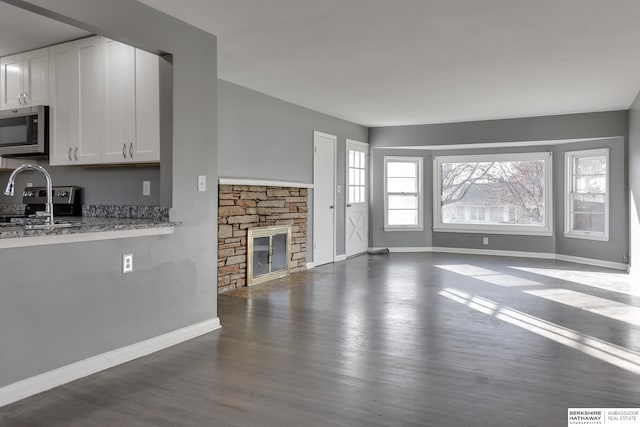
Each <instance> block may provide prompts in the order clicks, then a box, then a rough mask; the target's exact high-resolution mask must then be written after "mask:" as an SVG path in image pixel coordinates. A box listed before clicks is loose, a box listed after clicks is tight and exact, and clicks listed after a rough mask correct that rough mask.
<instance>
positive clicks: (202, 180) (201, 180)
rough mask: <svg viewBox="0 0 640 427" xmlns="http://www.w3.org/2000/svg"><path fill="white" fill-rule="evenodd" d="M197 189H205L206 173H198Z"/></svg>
mask: <svg viewBox="0 0 640 427" xmlns="http://www.w3.org/2000/svg"><path fill="white" fill-rule="evenodd" d="M198 191H207V176H206V175H198Z"/></svg>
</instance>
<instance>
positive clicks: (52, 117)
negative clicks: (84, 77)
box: [49, 42, 78, 166]
mask: <svg viewBox="0 0 640 427" xmlns="http://www.w3.org/2000/svg"><path fill="white" fill-rule="evenodd" d="M49 53H50V58H49V59H50V60H49V76H50V78H51V82H50V83H51V84H50V87H49V89H50V101H51V105H50V107H49V164H51V165H52V166H56V165H69V164H73V163H75V161H74V159H73V150H74V148H75V147H76V146H77V141H78V113H77V109H78V106H77V97H78V95H77V93H78V90H77V81H78V74H77V68H76V66H75V65H76V63H77V60H76V56H77V55H76V54H77V52H76V50H75V48H74V46H73V42H69V43H64V44H60V45H56V46H52V47H51V48H50V51H49Z"/></svg>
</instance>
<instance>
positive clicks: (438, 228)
mask: <svg viewBox="0 0 640 427" xmlns="http://www.w3.org/2000/svg"><path fill="white" fill-rule="evenodd" d="M493 160H499V161H526V160H543V161H544V162H545V163H544V165H545V168H544V169H545V192H544V196H545V206H544V207H545V209H544V210H545V212H544V218H545V224H544V226H535V225H524V224H519V225H509V224H504V225H503V224H500V225H498V224H445V223H443V222H442V205H441V195H442V194H441V187H442V182H441V180H440V178H441V176H440V174H441V167H442V163H456V162H487V161H493ZM553 212H554V211H553V153H552V152H550V151H543V152H534V153H501V154H468V155H459V156H434V157H433V231H434V232H437V233H441V232H442V233H480V234H482V233H484V234H511V235H523V236H553V233H554V228H553V220H554V218H553V215H554V213H553Z"/></svg>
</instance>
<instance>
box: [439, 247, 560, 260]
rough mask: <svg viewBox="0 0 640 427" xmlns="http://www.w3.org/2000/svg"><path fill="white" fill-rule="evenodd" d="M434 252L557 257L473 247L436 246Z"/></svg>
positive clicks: (518, 256) (542, 253)
mask: <svg viewBox="0 0 640 427" xmlns="http://www.w3.org/2000/svg"><path fill="white" fill-rule="evenodd" d="M432 252H443V253H449V254H465V255H490V256H504V257H515V258H536V259H556V254H554V253H545V252H523V251H501V250H496V249H471V248H443V247H434V248H432Z"/></svg>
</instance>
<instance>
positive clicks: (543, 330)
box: [439, 288, 640, 374]
mask: <svg viewBox="0 0 640 427" xmlns="http://www.w3.org/2000/svg"><path fill="white" fill-rule="evenodd" d="M439 294H440V295H441V296H443V297H445V298H447V299H449V300H451V301H455V302H457V303H460V304H463V305H465V306H467V307H469V308H471V309H473V310H476V311H478V312H480V313H484V314H487V315H490V316H493V317H495V318H496V319H499V320H502V321H504V322H506V323H509V324H511V325H514V326H518V327H520V328H522V329H525V330H527V331H529V332H533V333H535V334H537V335H540V336H542V337H545V338H548V339H550V340H552V341H555V342H557V343H559V344H562V345H565V346H567V347H570V348H573V349H575V350H579V351H581V352H582V353H584V354H587V355H589V356H591V357H595V358H596V359H599V360H602V361H603V362H606V363H609V364H611V365H614V366H617V367H619V368H622V369H625V370H627V371H629V372H633V373H634V374H640V353H637V352H633V351H629V350H627V349H625V348H624V347H620V346H617V345H614V344H611V343H609V342H607V341H603V340H600V339H598V338H594V337H592V336H589V335H586V334H582V333H580V332H577V331H575V330H573V329H569V328H565V327H562V326H560V325H557V324H555V323H552V322H548V321H546V320H543V319H540V318H538V317H535V316H531V315H529V314H527V313H523V312H521V311H518V310H514V309H512V308H510V307H507V306H503V305H500V304H498V303H497V302H495V301H491V300H489V299H486V298H482V297H479V296H476V295H472V294H469V293H467V292H464V291H461V290H459V289H454V288H446V289H443V290H442V291H440V292H439Z"/></svg>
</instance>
